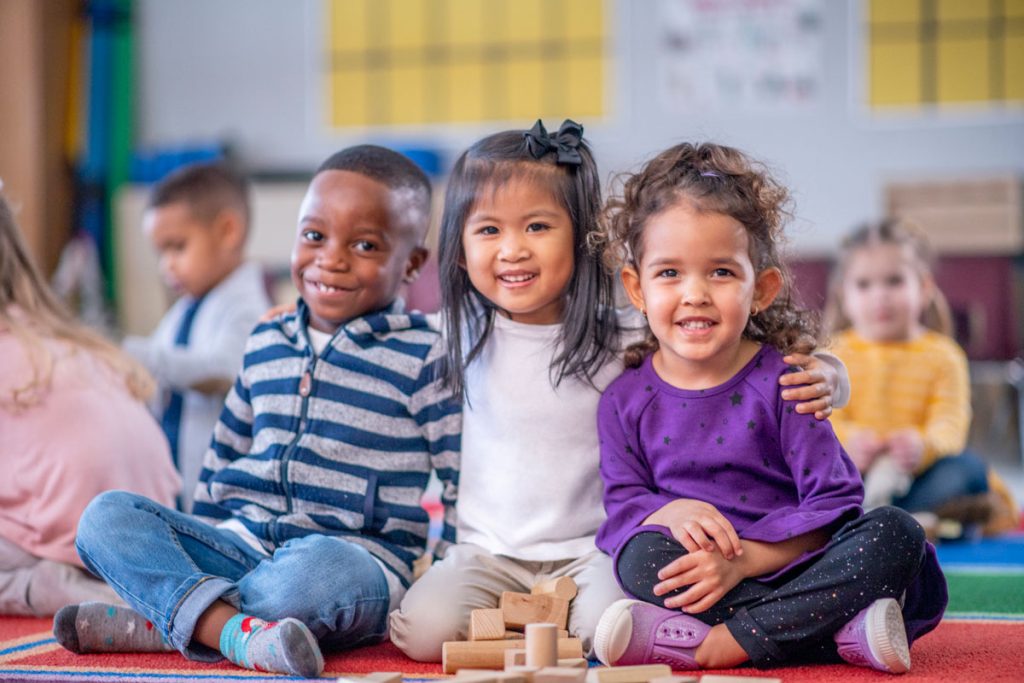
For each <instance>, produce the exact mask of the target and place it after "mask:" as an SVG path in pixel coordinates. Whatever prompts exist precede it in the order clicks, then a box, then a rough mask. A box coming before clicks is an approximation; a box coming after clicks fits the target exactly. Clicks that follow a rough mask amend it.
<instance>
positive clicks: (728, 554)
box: [644, 498, 743, 560]
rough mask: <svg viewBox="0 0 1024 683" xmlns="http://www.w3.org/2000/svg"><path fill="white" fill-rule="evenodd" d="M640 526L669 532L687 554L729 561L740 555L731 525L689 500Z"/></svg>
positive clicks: (713, 509)
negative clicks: (657, 526) (704, 554)
mask: <svg viewBox="0 0 1024 683" xmlns="http://www.w3.org/2000/svg"><path fill="white" fill-rule="evenodd" d="M644 524H660V525H661V526H666V527H668V528H669V530H670V531H671V532H672V536H673V537H674V538H675V539H676V540H677V541H679V542H680V543H681V544H682V546H683V547H684V548H686V550H687V551H688V552H691V553H694V552H697V551H698V550H704V551H705V552H714V551H715V549H716V548H717V549H718V550H719V551H720V552H721V554H722V556H723V557H724V558H725V559H727V560H731V559H732V558H734V557H735V556H737V555H742V554H743V548H742V546H741V545H740V537H739V535H738V534H737V533H736V529H735V528H733V525H732V522H730V521H729V520H728V519H726V517H725V515H723V514H722V513H721V512H719V511H718V508H716V507H715V506H714V505H711V504H710V503H705V502H704V501H702V500H695V499H693V498H680V499H678V500H674V501H672V502H671V503H668V504H666V505H664V506H663V507H662V508H661V509H659V510H658V511H656V512H654V513H652V514H651V515H650V516H649V517H647V519H645V520H644Z"/></svg>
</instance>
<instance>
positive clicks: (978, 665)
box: [0, 534, 1024, 683]
mask: <svg viewBox="0 0 1024 683" xmlns="http://www.w3.org/2000/svg"><path fill="white" fill-rule="evenodd" d="M939 558H940V561H941V562H942V564H943V567H944V568H945V570H946V573H947V577H948V580H949V587H950V605H949V611H948V613H947V618H946V619H945V620H944V621H943V623H942V624H940V626H939V627H938V628H937V629H936V630H935V631H934V632H933V633H931V634H929V635H928V636H926V637H925V638H923V639H922V640H920V641H919V642H918V643H916V644H915V645H914V650H913V668H912V669H911V671H910V673H909V674H907V675H905V676H901V677H899V678H898V679H897V678H894V677H892V676H890V675H888V674H883V673H879V672H877V671H872V670H869V669H863V668H859V667H853V666H847V665H829V666H799V667H790V668H781V669H772V670H763V671H758V670H754V669H736V670H731V671H716V672H714V673H716V674H729V675H735V676H766V677H774V678H779V679H781V680H782V681H783V683H832V682H838V681H851V682H857V681H879V682H881V681H886V680H888V681H894V682H895V681H899V682H900V683H918V682H921V683H932V682H935V683H938V682H939V681H942V682H946V681H966V682H973V681H977V682H978V683H983V682H984V683H990V682H998V681H1006V682H1007V683H1010V682H1011V681H1012V682H1013V683H1021V681H1024V534H1022V535H1017V536H1012V537H1005V538H1002V539H998V540H986V541H983V542H981V543H976V544H969V545H968V544H964V545H948V546H943V547H941V548H940V552H939ZM372 671H402V672H403V673H404V674H405V679H406V680H407V681H412V680H424V679H434V678H439V677H442V674H441V669H440V666H438V665H436V664H422V663H419V662H414V661H412V660H410V659H407V658H406V657H404V656H403V655H402V654H401V653H400V652H399V651H398V650H397V649H396V648H395V647H394V646H392V645H391V644H384V645H378V646H374V647H367V648H361V649H359V650H355V651H352V652H345V653H339V654H333V655H330V656H328V657H327V666H326V670H325V672H324V677H325V678H332V677H338V676H343V675H359V674H363V673H369V672H372ZM280 680H296V679H295V678H290V677H286V676H269V675H266V674H260V673H256V672H250V671H245V670H242V669H238V668H236V667H234V666H231V665H228V664H199V663H195V662H189V661H187V660H185V659H184V658H183V657H181V656H180V655H178V654H176V653H167V654H157V655H145V654H134V655H127V654H118V655H74V654H72V653H70V652H67V651H65V650H64V649H62V648H61V647H60V646H59V645H57V644H56V642H55V641H54V640H53V636H52V634H51V633H50V621H49V620H47V619H25V618H0V681H10V682H15V683H23V682H25V683H27V682H30V681H32V682H37V683H38V682H41V681H55V682H61V683H64V682H73V681H76V682H77V681H83V682H84V681H92V682H96V683H107V682H113V681H118V682H125V681H147V682H148V683H181V682H183V681H200V682H203V683H221V682H227V681H236V682H242V683H250V682H256V681H280Z"/></svg>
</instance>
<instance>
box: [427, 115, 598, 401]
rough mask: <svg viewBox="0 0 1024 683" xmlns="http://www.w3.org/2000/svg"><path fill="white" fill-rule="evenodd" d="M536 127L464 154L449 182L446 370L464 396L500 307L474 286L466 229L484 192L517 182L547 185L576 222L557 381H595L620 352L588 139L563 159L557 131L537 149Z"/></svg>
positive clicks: (444, 263) (443, 238)
mask: <svg viewBox="0 0 1024 683" xmlns="http://www.w3.org/2000/svg"><path fill="white" fill-rule="evenodd" d="M569 123H571V122H566V124H563V128H564V127H565V126H566V125H568V124H569ZM573 125H576V124H573ZM577 128H578V126H577ZM537 130H538V128H537V127H536V126H535V127H534V130H533V131H526V130H509V131H504V132H501V133H496V134H494V135H490V136H488V137H486V138H484V139H482V140H480V141H479V142H477V143H475V144H474V145H472V146H471V147H470V148H469V149H467V150H466V151H465V152H464V153H463V154H462V156H460V157H459V158H458V160H457V161H456V162H455V167H454V168H453V169H452V174H451V178H450V179H449V181H448V189H447V192H446V194H445V201H444V212H443V214H442V216H441V230H440V240H439V249H438V254H439V255H438V260H439V268H440V277H441V307H442V310H443V311H444V312H445V331H446V332H447V336H448V355H447V358H446V359H445V363H444V365H443V370H442V371H443V377H444V380H445V384H446V385H447V386H448V387H449V388H451V389H452V390H453V391H454V392H455V393H456V394H457V395H459V396H462V397H463V398H465V397H466V381H465V367H466V366H468V365H469V364H470V363H472V362H473V360H474V359H475V358H476V357H477V356H479V355H480V353H481V351H482V350H483V348H484V344H486V342H487V338H488V337H489V336H490V334H491V329H492V326H493V320H494V315H495V313H496V312H497V311H498V308H497V307H496V306H495V305H494V304H493V303H492V302H491V301H490V300H489V299H487V298H486V297H485V296H483V295H482V294H481V293H480V292H479V291H477V289H476V288H475V287H474V286H473V284H472V283H471V282H470V280H469V275H468V274H467V273H466V269H465V268H464V267H463V265H462V264H463V263H465V259H464V255H463V244H462V233H463V228H464V227H465V224H466V220H467V218H468V217H469V214H470V212H471V211H472V209H473V205H474V203H475V202H476V200H477V198H478V197H480V196H481V195H482V194H483V193H484V192H487V191H492V190H494V189H496V188H500V187H502V186H503V185H506V184H507V183H509V182H510V181H512V180H517V181H521V180H526V181H530V182H537V183H543V184H544V186H545V187H548V188H550V190H551V192H552V194H553V195H554V197H555V199H556V200H557V201H558V202H559V203H560V204H561V206H562V207H563V208H564V209H565V210H566V212H567V213H568V214H569V217H570V219H572V227H573V254H572V258H573V273H572V277H571V278H570V279H569V285H568V287H567V289H566V293H565V308H564V315H563V319H562V320H563V322H562V327H561V333H560V335H559V337H560V338H559V346H558V350H557V352H556V354H555V356H554V358H553V359H552V361H551V371H552V376H553V381H554V383H555V384H556V385H557V384H558V383H559V382H561V380H562V379H564V378H566V377H579V378H582V379H584V380H585V381H588V382H590V381H592V380H593V376H594V374H595V373H596V372H597V371H598V370H599V369H600V367H601V366H602V364H603V363H605V362H606V361H607V360H608V358H610V357H611V356H612V355H613V354H614V353H615V352H616V340H617V338H618V326H617V323H616V317H615V308H614V285H613V280H612V276H611V274H610V273H608V272H607V271H606V270H605V269H604V268H603V266H602V263H601V258H600V254H599V253H598V252H597V251H596V250H593V249H591V248H590V247H589V246H588V242H589V238H590V235H591V234H592V233H593V232H595V231H596V230H597V229H598V219H599V217H600V213H601V183H600V180H599V178H598V174H597V164H596V163H595V162H594V157H593V154H592V153H591V151H590V147H589V145H588V144H587V143H586V142H585V141H584V140H582V139H579V140H578V142H577V143H576V144H575V145H574V148H575V150H576V151H577V152H578V154H579V157H578V161H579V163H575V161H567V160H566V159H565V158H564V156H565V155H564V151H560V150H559V149H558V146H557V145H556V144H554V141H555V136H551V141H552V144H550V146H549V147H548V148H547V149H546V151H544V149H543V147H542V148H540V149H538V146H537V136H536V131H537ZM541 131H542V132H543V129H542V128H541ZM531 136H533V137H532V138H531ZM544 136H547V134H546V133H544ZM560 157H561V160H560Z"/></svg>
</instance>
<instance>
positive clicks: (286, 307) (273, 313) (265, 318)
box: [259, 301, 295, 323]
mask: <svg viewBox="0 0 1024 683" xmlns="http://www.w3.org/2000/svg"><path fill="white" fill-rule="evenodd" d="M294 312H295V302H294V301H293V302H292V303H290V304H278V305H277V306H274V307H273V308H271V309H269V310H267V312H266V313H264V314H263V315H261V316H260V319H259V322H261V323H269V322H270V321H271V320H273V319H274V318H276V317H277V316H279V315H286V314H288V313H294Z"/></svg>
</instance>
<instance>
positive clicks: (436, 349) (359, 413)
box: [193, 299, 461, 586]
mask: <svg viewBox="0 0 1024 683" xmlns="http://www.w3.org/2000/svg"><path fill="white" fill-rule="evenodd" d="M306 320H308V309H307V308H306V305H305V303H304V302H303V301H302V300H301V299H300V300H299V305H298V308H297V310H296V312H295V313H293V314H291V315H287V316H282V317H279V318H277V319H275V320H273V321H271V322H268V323H263V324H260V325H259V326H257V327H256V329H255V330H253V332H252V334H251V335H250V336H249V340H248V343H247V345H246V351H245V360H244V364H243V367H242V371H241V373H240V374H239V376H238V378H237V379H236V381H235V385H234V387H233V388H232V390H231V391H230V393H229V394H228V397H227V399H226V401H225V404H224V410H223V411H222V412H221V416H220V420H219V421H218V423H217V426H216V427H215V429H214V432H213V438H212V440H211V444H210V448H209V449H208V450H207V452H206V457H205V460H204V463H203V472H202V474H201V475H200V482H199V486H198V487H197V489H196V497H195V507H194V510H193V513H194V514H195V515H196V516H198V517H201V518H205V519H206V520H207V521H210V522H211V523H214V524H216V523H220V522H223V521H225V520H229V519H233V520H234V522H237V523H241V524H242V525H243V526H244V527H245V528H246V529H247V530H248V531H249V532H250V533H251V534H252V535H253V536H254V537H255V538H256V539H257V540H258V541H259V542H260V544H261V545H262V546H263V547H264V549H265V550H267V551H268V552H273V551H274V549H276V548H277V547H279V546H281V545H282V544H284V543H285V542H286V541H287V540H289V539H291V538H299V537H302V536H306V535H309V534H326V535H330V536H337V537H339V538H343V539H344V540H346V541H350V542H353V543H357V544H359V545H361V546H363V547H365V548H366V549H367V550H368V551H370V552H371V553H372V554H373V555H374V556H376V557H377V558H378V559H379V560H380V561H381V562H383V563H384V564H385V565H387V566H388V567H389V568H391V569H392V570H393V571H394V572H395V573H396V574H397V575H398V576H399V577H400V578H401V580H402V582H403V584H404V585H406V586H408V585H409V583H411V581H412V562H413V561H414V560H415V559H416V558H417V557H419V556H420V555H422V554H423V552H424V548H425V545H426V541H427V528H428V517H427V513H426V512H425V511H424V510H423V508H422V507H421V506H420V498H421V496H422V495H423V490H424V488H425V487H426V485H427V480H428V478H429V476H430V472H431V469H433V470H435V471H436V472H437V474H438V477H439V478H440V480H441V482H442V484H443V492H442V496H441V500H442V502H443V504H444V515H445V517H444V528H443V531H442V538H441V543H440V544H439V547H438V548H437V550H436V551H435V552H436V554H438V555H439V556H440V555H442V554H443V552H444V550H445V548H446V546H447V544H448V543H452V542H454V540H455V496H456V490H457V485H458V459H459V440H460V429H461V405H460V402H459V401H458V400H454V399H453V398H452V396H451V394H450V392H447V391H446V390H445V389H444V388H443V387H442V385H441V381H440V379H439V378H438V377H435V372H436V368H437V366H438V361H439V359H441V358H442V357H443V355H444V342H443V340H442V339H441V336H440V335H439V334H438V333H437V332H436V331H434V330H431V329H430V328H429V327H428V325H427V321H426V318H425V317H424V316H423V315H420V314H416V313H413V314H405V313H403V312H402V305H401V302H400V301H398V302H396V303H394V304H392V306H391V307H390V308H387V309H384V310H382V311H378V312H376V313H371V314H369V315H366V316H363V317H361V318H355V319H353V320H351V321H349V322H348V323H346V324H345V325H342V326H341V327H340V328H339V329H338V330H337V331H336V332H335V333H334V336H333V337H332V338H331V340H330V342H329V343H328V345H327V346H326V347H325V348H324V350H323V353H322V354H321V355H320V356H319V357H318V356H317V355H316V354H315V353H314V351H313V348H312V347H311V346H310V343H309V339H308V336H307V332H306V324H305V322H304V321H306Z"/></svg>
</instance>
